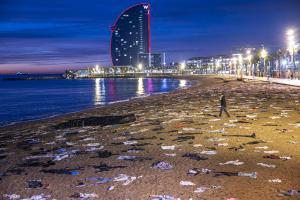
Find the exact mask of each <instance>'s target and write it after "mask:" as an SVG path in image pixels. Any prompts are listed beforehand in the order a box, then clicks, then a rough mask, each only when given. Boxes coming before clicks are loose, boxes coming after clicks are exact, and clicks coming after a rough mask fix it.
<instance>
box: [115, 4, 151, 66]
mask: <svg viewBox="0 0 300 200" xmlns="http://www.w3.org/2000/svg"><path fill="white" fill-rule="evenodd" d="M111 30H112V33H111V59H112V64H113V66H133V67H135V66H137V64H138V54H143V53H146V54H147V53H148V54H149V53H151V41H150V4H138V5H135V6H132V7H130V8H128V9H127V10H125V11H124V12H123V13H122V14H121V15H120V16H119V17H118V19H117V21H116V22H115V24H114V25H113V26H112V27H111Z"/></svg>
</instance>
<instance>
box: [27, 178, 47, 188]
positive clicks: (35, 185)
mask: <svg viewBox="0 0 300 200" xmlns="http://www.w3.org/2000/svg"><path fill="white" fill-rule="evenodd" d="M27 185H28V188H39V187H43V184H42V181H41V180H30V181H27Z"/></svg>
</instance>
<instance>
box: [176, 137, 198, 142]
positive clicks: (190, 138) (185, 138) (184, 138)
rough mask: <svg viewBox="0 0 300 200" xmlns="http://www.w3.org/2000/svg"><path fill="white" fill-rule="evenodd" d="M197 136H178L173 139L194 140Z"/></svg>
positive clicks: (178, 140) (179, 140) (181, 140)
mask: <svg viewBox="0 0 300 200" xmlns="http://www.w3.org/2000/svg"><path fill="white" fill-rule="evenodd" d="M194 139H195V136H178V137H177V139H175V140H173V141H177V142H184V141H187V140H194Z"/></svg>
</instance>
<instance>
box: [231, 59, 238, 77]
mask: <svg viewBox="0 0 300 200" xmlns="http://www.w3.org/2000/svg"><path fill="white" fill-rule="evenodd" d="M232 62H233V66H234V73H235V76H237V66H236V65H237V59H236V57H233V58H232Z"/></svg>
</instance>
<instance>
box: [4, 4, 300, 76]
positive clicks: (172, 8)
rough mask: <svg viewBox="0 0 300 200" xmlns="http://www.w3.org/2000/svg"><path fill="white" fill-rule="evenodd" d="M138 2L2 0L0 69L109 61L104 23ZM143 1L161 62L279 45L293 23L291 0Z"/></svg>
mask: <svg viewBox="0 0 300 200" xmlns="http://www.w3.org/2000/svg"><path fill="white" fill-rule="evenodd" d="M138 3H143V2H141V1H134V0H128V1H109V2H108V1H107V2H105V3H103V2H101V3H99V2H98V1H94V0H89V1H85V2H84V3H79V2H72V1H70V0H63V1H51V2H45V1H44V2H41V1H36V0H29V1H26V3H24V2H22V1H18V0H10V1H8V0H4V1H2V2H1V4H0V12H1V19H0V43H1V48H0V73H15V72H17V71H23V72H46V73H48V72H62V71H64V70H65V69H68V68H70V67H75V68H82V67H85V66H93V65H95V64H100V65H104V66H110V65H111V60H110V52H109V51H110V48H109V46H110V34H111V32H110V30H109V27H110V26H112V25H113V23H114V21H115V19H116V17H117V16H118V14H119V13H121V12H122V11H124V9H126V8H127V7H129V6H132V5H135V4H138ZM146 3H148V2H147V1H146ZM149 3H150V4H151V38H152V49H153V51H159V52H165V53H166V55H167V56H166V57H167V62H170V61H181V60H185V59H189V58H190V57H194V56H207V55H214V54H224V53H229V52H230V51H231V50H232V49H234V48H239V47H242V46H254V47H257V46H259V45H261V44H264V45H265V46H266V47H267V48H269V49H276V48H281V47H284V46H285V39H284V37H285V31H286V29H287V28H289V27H300V22H299V20H298V19H299V18H300V13H299V8H300V3H299V2H298V1H297V0H286V1H280V0H274V1H271V0H264V1H259V0H255V1H237V0H227V1H219V0H218V1H211V2H202V1H178V0H175V1H170V0H165V1H163V2H162V1H150V2H149Z"/></svg>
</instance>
